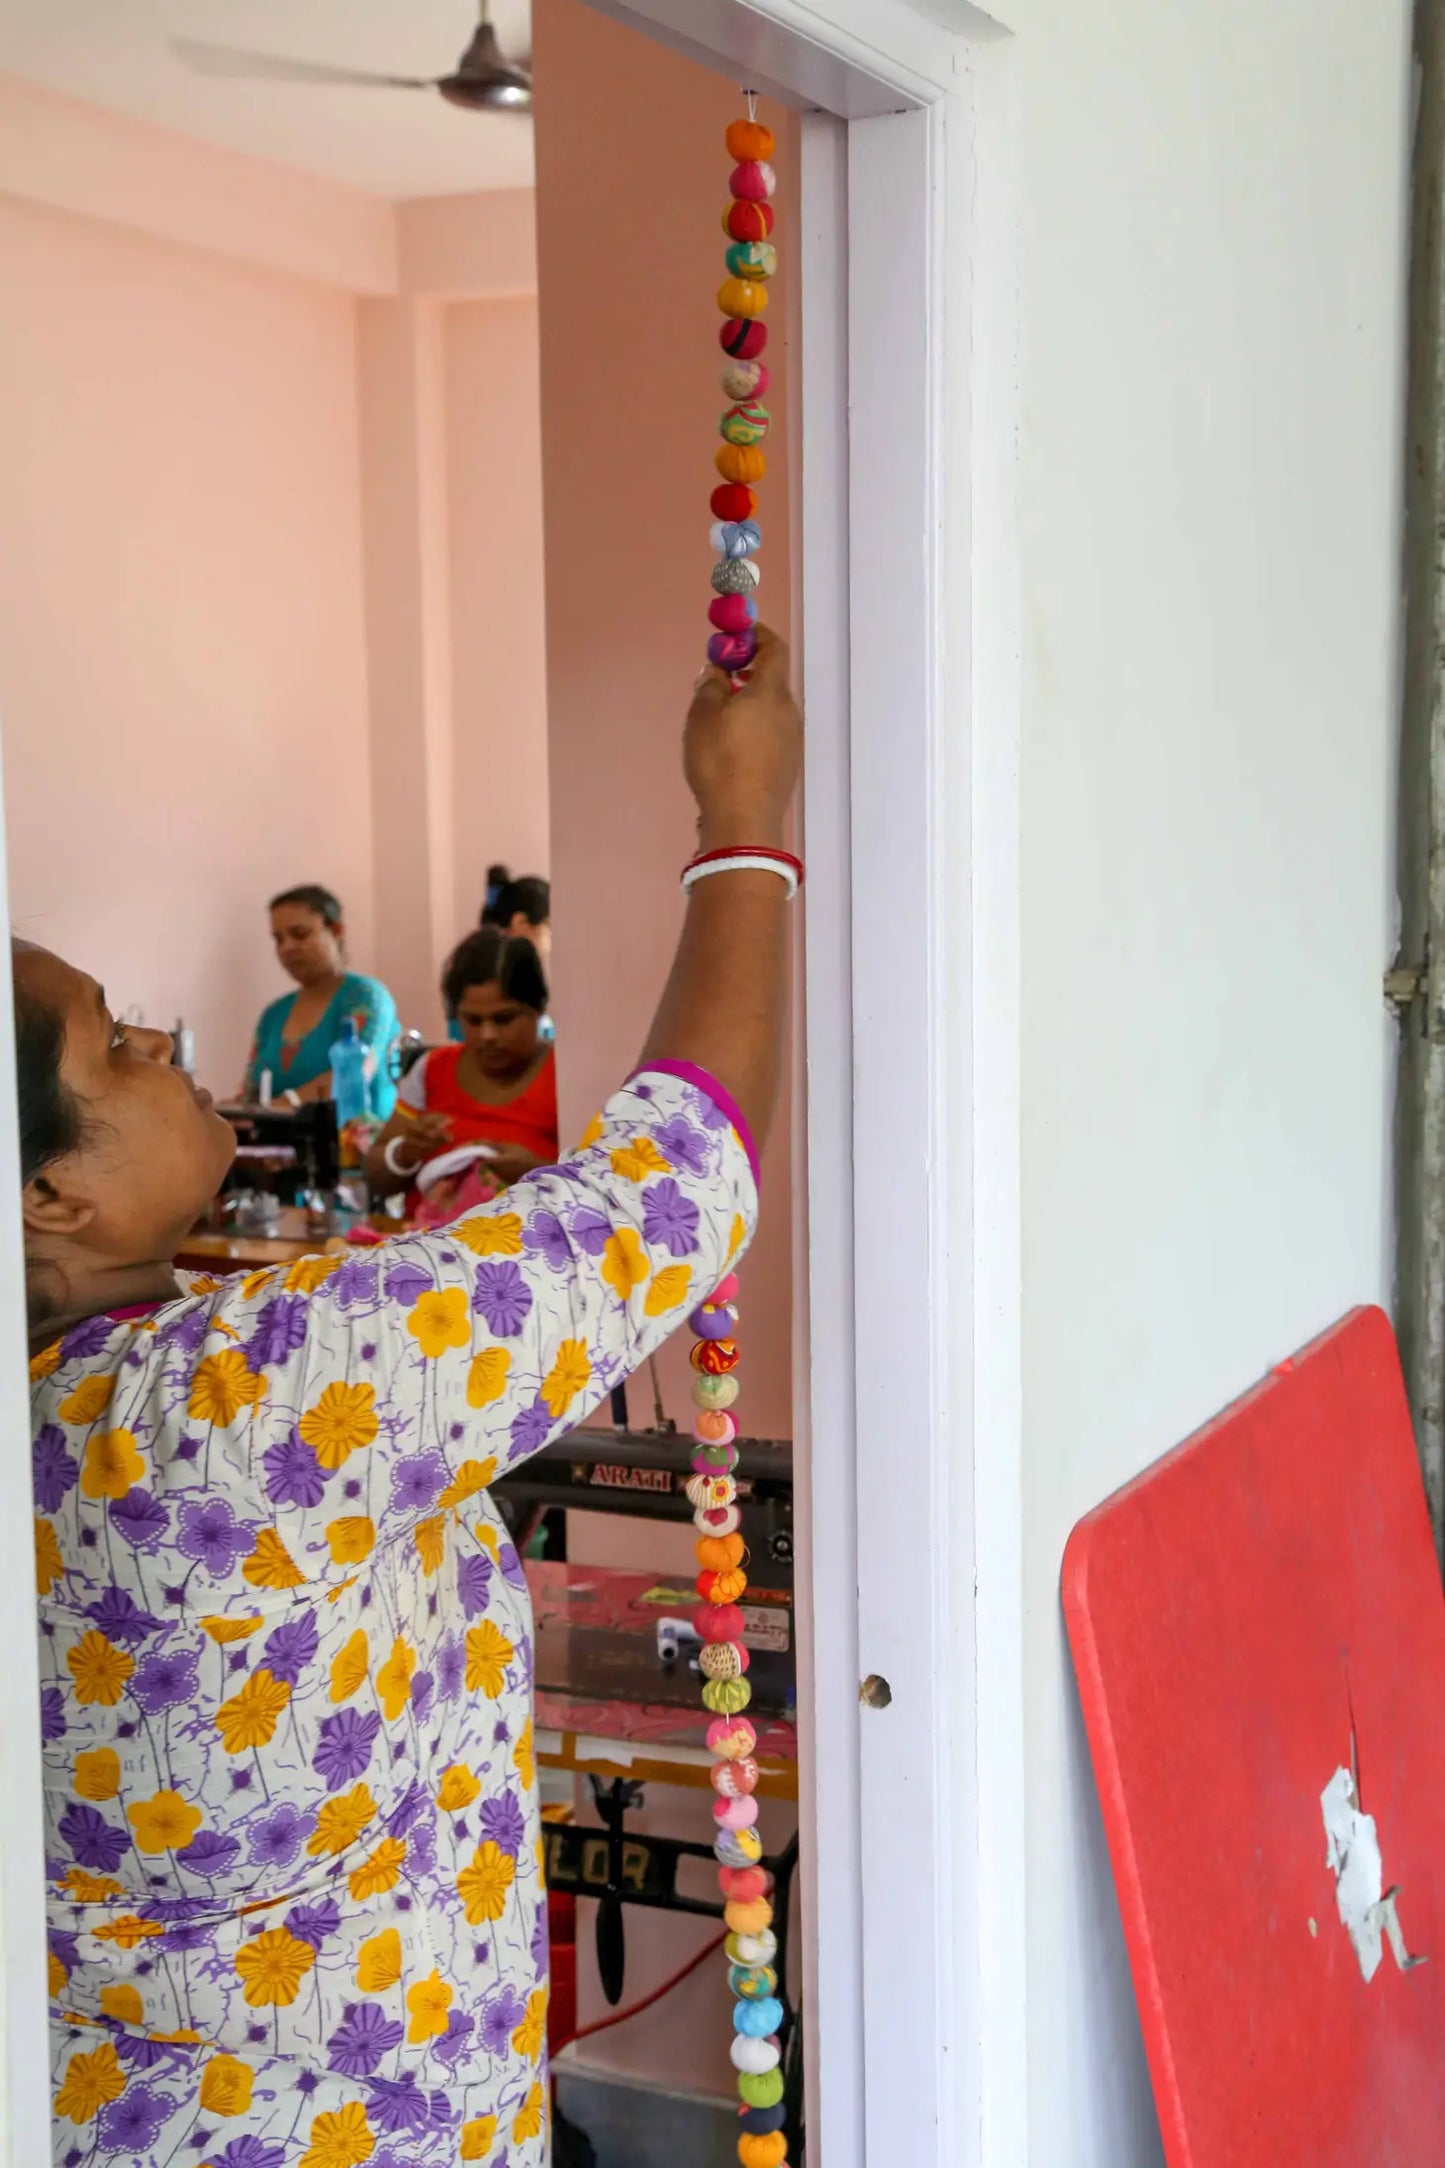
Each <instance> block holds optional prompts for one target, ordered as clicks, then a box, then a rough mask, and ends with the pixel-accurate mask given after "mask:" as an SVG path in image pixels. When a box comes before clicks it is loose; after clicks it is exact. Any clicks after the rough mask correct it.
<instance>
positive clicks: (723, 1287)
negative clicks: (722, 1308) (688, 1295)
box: [707, 1272, 739, 1302]
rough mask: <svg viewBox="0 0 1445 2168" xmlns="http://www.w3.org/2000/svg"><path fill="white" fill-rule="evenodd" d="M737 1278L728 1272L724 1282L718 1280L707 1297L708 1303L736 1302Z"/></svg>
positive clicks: (734, 1274)
mask: <svg viewBox="0 0 1445 2168" xmlns="http://www.w3.org/2000/svg"><path fill="white" fill-rule="evenodd" d="M738 1285H739V1282H738V1276H737V1274H736V1273H735V1272H730V1273H729V1274H728V1276H727V1278H726V1279H725V1280H719V1281H718V1283H717V1286H716V1287H715V1288H714V1289H713V1291H712V1293H711V1294H710V1295H709V1296H708V1298H707V1299H708V1301H709V1302H736V1301H737V1299H738Z"/></svg>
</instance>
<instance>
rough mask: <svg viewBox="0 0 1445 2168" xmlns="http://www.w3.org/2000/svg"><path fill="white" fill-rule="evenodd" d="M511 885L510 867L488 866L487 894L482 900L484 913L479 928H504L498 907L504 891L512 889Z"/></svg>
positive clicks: (479, 920)
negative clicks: (498, 913)
mask: <svg viewBox="0 0 1445 2168" xmlns="http://www.w3.org/2000/svg"><path fill="white" fill-rule="evenodd" d="M511 885H512V875H511V872H510V869H509V868H508V867H506V866H488V868H487V892H486V894H485V896H483V898H482V913H481V917H480V918H479V919H478V920H477V924H478V925H479V926H504V925H505V924H506V920H505V919H504V918H499V917H498V915H497V906H498V905H499V904H500V902H501V900H502V890H503V889H504V888H510V887H511Z"/></svg>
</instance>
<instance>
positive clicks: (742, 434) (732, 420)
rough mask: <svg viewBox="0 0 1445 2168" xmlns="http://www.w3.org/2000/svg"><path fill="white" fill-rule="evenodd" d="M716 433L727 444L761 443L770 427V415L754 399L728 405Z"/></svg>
mask: <svg viewBox="0 0 1445 2168" xmlns="http://www.w3.org/2000/svg"><path fill="white" fill-rule="evenodd" d="M717 426H718V435H719V436H720V437H722V438H724V439H725V441H726V442H727V443H729V444H761V443H762V441H763V438H764V437H765V436H766V435H767V433H768V431H769V429H770V428H771V427H772V416H771V415H770V414H769V412H768V410H767V408H766V407H765V406H760V405H759V404H758V402H757V400H756V399H744V400H742V401H741V402H740V404H739V405H737V406H730V407H729V408H728V410H727V412H726V414H724V416H723V418H722V420H721V421H720V422H719V423H718V425H717Z"/></svg>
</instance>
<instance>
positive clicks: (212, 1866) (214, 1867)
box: [181, 1829, 241, 1881]
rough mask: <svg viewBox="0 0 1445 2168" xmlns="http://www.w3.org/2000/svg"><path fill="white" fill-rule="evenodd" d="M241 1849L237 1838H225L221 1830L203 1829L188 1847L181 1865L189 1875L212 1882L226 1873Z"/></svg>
mask: <svg viewBox="0 0 1445 2168" xmlns="http://www.w3.org/2000/svg"><path fill="white" fill-rule="evenodd" d="M240 1849H241V1847H240V1844H239V1842H238V1841H237V1839H236V1838H235V1837H223V1836H222V1835H221V1832H220V1831H219V1829H202V1830H199V1831H198V1832H197V1834H196V1835H195V1836H194V1837H192V1839H191V1841H190V1843H189V1844H188V1845H187V1846H186V1851H185V1857H184V1859H183V1860H182V1861H181V1865H182V1866H183V1867H184V1868H185V1869H186V1872H187V1873H188V1874H200V1875H204V1876H205V1877H206V1879H207V1881H210V1880H211V1878H212V1877H213V1876H215V1875H218V1874H224V1873H225V1872H226V1869H227V1868H228V1867H229V1866H230V1865H231V1862H232V1861H233V1860H234V1859H235V1857H236V1854H237V1853H238V1852H239V1851H240Z"/></svg>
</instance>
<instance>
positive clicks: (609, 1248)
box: [602, 1227, 652, 1302]
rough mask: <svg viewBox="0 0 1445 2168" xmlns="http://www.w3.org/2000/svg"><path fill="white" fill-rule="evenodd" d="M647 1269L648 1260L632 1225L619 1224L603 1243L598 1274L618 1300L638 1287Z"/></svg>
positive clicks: (649, 1269) (620, 1300)
mask: <svg viewBox="0 0 1445 2168" xmlns="http://www.w3.org/2000/svg"><path fill="white" fill-rule="evenodd" d="M651 1270H652V1264H651V1261H650V1259H649V1258H648V1255H647V1252H646V1250H645V1249H644V1248H643V1247H642V1244H641V1243H640V1242H639V1241H638V1239H637V1234H636V1231H635V1229H633V1228H631V1227H619V1228H618V1229H617V1230H616V1232H615V1233H614V1234H610V1235H609V1236H608V1237H607V1240H606V1241H605V1242H604V1243H603V1245H602V1277H603V1279H604V1280H605V1281H606V1282H607V1285H608V1286H609V1287H610V1288H611V1289H612V1291H613V1293H614V1294H615V1295H616V1296H617V1299H618V1301H619V1302H626V1300H627V1298H628V1296H629V1295H630V1294H631V1293H632V1290H633V1288H634V1287H641V1285H642V1283H643V1281H644V1280H645V1279H646V1278H647V1275H648V1273H649V1272H651Z"/></svg>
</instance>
